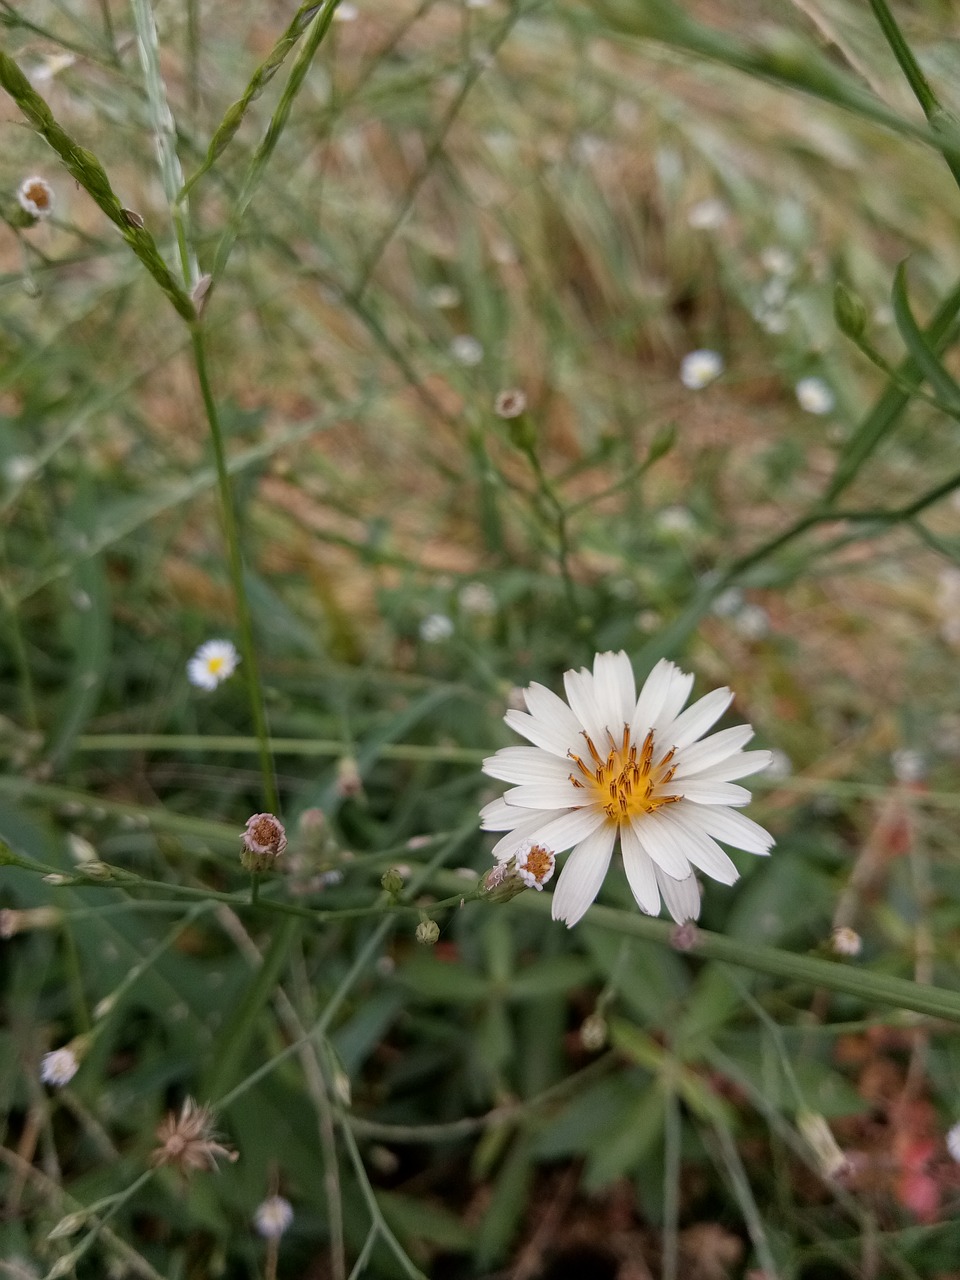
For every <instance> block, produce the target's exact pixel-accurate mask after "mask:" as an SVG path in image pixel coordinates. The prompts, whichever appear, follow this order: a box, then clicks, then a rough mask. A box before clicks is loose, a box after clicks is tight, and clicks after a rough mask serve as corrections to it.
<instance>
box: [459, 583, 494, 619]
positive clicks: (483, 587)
mask: <svg viewBox="0 0 960 1280" xmlns="http://www.w3.org/2000/svg"><path fill="white" fill-rule="evenodd" d="M457 601H458V602H459V605H460V608H461V609H462V610H463V612H464V613H478V614H481V615H482V616H485V617H489V615H490V614H493V613H496V612H497V598H496V596H495V595H494V594H493V592H492V591H491V590H490V588H489V587H488V586H487V584H486V583H485V582H467V583H465V584H464V585H463V586H462V587H461V588H460V593H459V595H458V596H457Z"/></svg>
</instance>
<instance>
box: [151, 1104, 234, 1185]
mask: <svg viewBox="0 0 960 1280" xmlns="http://www.w3.org/2000/svg"><path fill="white" fill-rule="evenodd" d="M157 1142H158V1143H159V1144H160V1145H159V1146H158V1147H157V1148H156V1149H155V1150H154V1152H153V1153H152V1154H151V1156H150V1163H151V1164H152V1165H164V1164H172V1165H176V1167H177V1168H178V1169H179V1170H180V1172H181V1173H182V1174H183V1176H184V1177H187V1176H188V1175H189V1174H191V1173H192V1172H193V1171H194V1170H195V1169H216V1167H217V1160H218V1159H219V1158H220V1157H223V1159H225V1160H229V1161H231V1162H233V1161H234V1160H236V1159H237V1153H236V1151H232V1150H231V1149H230V1148H229V1147H225V1146H224V1145H223V1144H222V1143H221V1142H218V1141H217V1135H216V1133H214V1130H213V1112H212V1111H211V1110H210V1108H209V1107H201V1106H198V1105H197V1103H196V1102H195V1101H194V1100H193V1098H187V1099H186V1100H185V1101H184V1104H183V1106H182V1107H181V1108H180V1113H179V1115H178V1114H177V1113H176V1112H175V1111H169V1112H167V1114H166V1116H165V1117H164V1118H163V1119H162V1120H161V1121H160V1123H159V1124H158V1125H157Z"/></svg>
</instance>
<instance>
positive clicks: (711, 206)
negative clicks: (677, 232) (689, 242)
mask: <svg viewBox="0 0 960 1280" xmlns="http://www.w3.org/2000/svg"><path fill="white" fill-rule="evenodd" d="M729 216H730V210H729V209H728V208H727V206H726V205H725V204H724V203H723V201H722V200H718V199H717V198H716V196H711V197H710V198H709V199H707V200H700V201H698V202H697V203H696V204H695V205H692V206H691V208H690V211H689V213H688V214H687V226H688V227H692V228H693V229H694V231H718V230H719V229H720V227H722V226H723V224H724V223H725V222H726V220H727V218H729Z"/></svg>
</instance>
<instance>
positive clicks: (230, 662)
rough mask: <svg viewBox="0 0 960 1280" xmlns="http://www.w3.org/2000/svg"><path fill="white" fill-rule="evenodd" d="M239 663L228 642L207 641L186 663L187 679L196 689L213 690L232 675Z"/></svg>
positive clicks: (238, 657)
mask: <svg viewBox="0 0 960 1280" xmlns="http://www.w3.org/2000/svg"><path fill="white" fill-rule="evenodd" d="M239 661H240V655H239V653H237V651H236V649H235V648H234V647H233V645H232V644H231V643H230V641H229V640H207V641H206V643H204V644H202V645H201V646H200V648H199V649H198V650H197V652H196V653H195V654H194V655H193V657H192V658H191V659H190V661H189V662H188V663H187V679H188V680H189V681H190V683H191V684H193V685H196V686H197V688H198V689H207V690H210V689H215V688H216V687H217V685H218V684H219V683H220V682H221V680H227V679H229V677H230V676H232V675H233V673H234V672H235V671H236V669H237V664H238V663H239Z"/></svg>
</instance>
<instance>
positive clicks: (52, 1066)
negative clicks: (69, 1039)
mask: <svg viewBox="0 0 960 1280" xmlns="http://www.w3.org/2000/svg"><path fill="white" fill-rule="evenodd" d="M79 1068H80V1063H79V1062H78V1061H77V1055H76V1054H75V1053H74V1052H73V1050H72V1049H71V1048H70V1046H69V1045H65V1046H64V1047H63V1048H62V1049H54V1050H53V1051H52V1052H51V1053H45V1054H44V1055H43V1061H42V1062H41V1063H40V1079H41V1080H42V1081H43V1083H44V1084H50V1085H53V1087H54V1088H55V1089H62V1088H63V1086H64V1085H65V1084H69V1083H70V1081H71V1080H72V1079H73V1077H74V1076H75V1075H76V1074H77V1071H78V1070H79Z"/></svg>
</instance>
